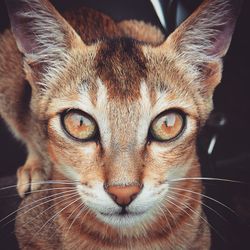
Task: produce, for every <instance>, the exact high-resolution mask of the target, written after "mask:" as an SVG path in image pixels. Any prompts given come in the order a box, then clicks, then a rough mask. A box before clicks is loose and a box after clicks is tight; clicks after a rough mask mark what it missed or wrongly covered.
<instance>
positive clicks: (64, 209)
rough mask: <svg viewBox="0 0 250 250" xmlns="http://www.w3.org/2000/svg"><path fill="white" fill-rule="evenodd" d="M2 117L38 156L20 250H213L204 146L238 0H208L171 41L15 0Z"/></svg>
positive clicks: (28, 181) (20, 222)
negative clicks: (200, 144) (200, 139)
mask: <svg viewBox="0 0 250 250" xmlns="http://www.w3.org/2000/svg"><path fill="white" fill-rule="evenodd" d="M6 4H7V8H8V12H9V17H10V22H11V31H10V30H6V31H5V32H4V33H3V34H2V35H1V37H0V95H1V96H0V114H1V116H2V117H3V118H4V120H5V121H6V123H7V124H8V125H9V127H10V129H11V130H12V131H13V134H14V135H15V136H16V137H17V138H19V139H20V140H22V141H23V142H24V143H25V144H26V146H27V151H28V158H27V161H26V163H25V165H24V166H23V167H21V168H19V169H18V172H17V176H18V184H17V188H18V192H19V194H20V196H22V197H24V195H25V192H27V191H28V190H29V188H30V189H31V194H30V195H28V196H27V197H25V198H24V199H23V201H22V203H21V205H20V209H19V212H18V213H17V217H16V236H17V239H18V243H19V246H20V248H21V249H209V248H210V245H211V239H210V228H209V224H208V222H207V220H206V215H205V214H204V212H203V210H202V206H201V199H202V183H201V180H200V178H199V177H200V176H201V173H200V164H199V159H198V156H197V149H196V139H197V136H198V134H199V131H200V130H201V129H202V127H203V126H204V124H205V122H206V120H207V118H208V116H209V113H210V112H211V110H212V108H213V102H212V98H213V92H214V89H215V87H216V86H217V85H218V84H219V82H220V80H221V75H222V58H223V57H224V55H225V54H226V52H227V50H228V47H229V45H230V41H231V37H232V34H233V30H234V26H235V23H236V19H237V16H238V13H239V9H240V1H236V0H235V1H229V0H227V1H225V0H223V1H222V0H205V1H204V2H203V3H202V4H201V5H200V6H199V7H198V9H197V10H196V11H195V12H194V13H193V14H192V15H191V16H190V17H189V18H188V19H187V20H185V21H184V22H183V23H182V24H181V25H180V26H179V27H178V28H177V29H176V30H175V31H174V32H173V33H172V34H170V36H169V37H168V38H166V39H165V38H164V36H163V34H162V33H161V32H160V31H159V30H158V29H157V28H156V27H154V26H152V25H149V24H145V23H142V22H138V21H133V20H128V21H123V22H120V23H116V22H115V21H113V20H112V19H111V18H109V17H107V16H105V15H104V14H102V13H99V12H97V11H93V10H90V9H86V8H79V9H73V10H70V11H67V12H64V13H62V14H59V13H58V12H57V11H56V9H55V8H54V7H53V6H52V4H51V3H50V2H48V1H47V0H9V1H6Z"/></svg>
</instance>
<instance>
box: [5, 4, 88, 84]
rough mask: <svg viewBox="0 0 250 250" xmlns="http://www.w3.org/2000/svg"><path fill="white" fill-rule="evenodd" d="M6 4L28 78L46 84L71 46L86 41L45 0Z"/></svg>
mask: <svg viewBox="0 0 250 250" xmlns="http://www.w3.org/2000/svg"><path fill="white" fill-rule="evenodd" d="M6 6H7V9H8V13H9V18H10V23H11V29H12V33H13V35H14V37H15V40H16V43H17V47H18V49H19V51H20V52H21V53H22V54H23V55H24V58H25V62H26V63H25V71H26V76H27V78H28V80H29V82H30V83H31V84H32V86H33V87H34V88H38V89H40V87H42V88H48V87H49V86H50V85H51V84H52V83H53V81H54V80H55V78H56V77H57V76H58V73H62V72H61V71H63V69H64V65H65V64H66V63H67V62H68V60H69V59H70V52H71V50H72V49H74V48H76V47H80V46H85V45H84V44H83V42H82V40H81V39H80V37H79V36H78V35H77V34H76V32H75V31H74V29H73V28H72V27H71V26H70V25H69V24H68V22H67V21H66V20H65V19H64V18H63V17H62V16H61V15H60V14H59V13H58V12H57V11H56V9H55V8H54V7H53V6H52V4H51V3H50V2H49V1H48V0H6ZM86 47H87V46H86Z"/></svg>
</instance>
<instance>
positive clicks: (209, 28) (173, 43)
mask: <svg viewBox="0 0 250 250" xmlns="http://www.w3.org/2000/svg"><path fill="white" fill-rule="evenodd" d="M241 3H242V1H241V0H205V1H204V2H203V3H202V4H201V5H200V6H199V7H198V8H197V9H196V11H195V12H194V13H193V14H192V15H191V16H190V17H189V18H187V19H186V20H185V21H184V22H183V23H182V24H181V25H180V26H179V27H178V28H177V29H176V30H175V31H174V32H173V33H172V34H171V35H170V36H169V37H168V38H167V40H166V41H165V42H164V43H163V44H162V45H161V51H164V49H169V48H171V50H172V51H174V54H175V55H176V58H177V60H178V59H179V60H180V61H181V62H182V65H187V67H189V69H188V71H189V72H192V74H193V75H194V76H196V77H197V79H198V80H200V81H202V82H204V83H205V84H204V88H205V89H207V90H209V89H213V88H214V87H215V86H216V85H217V84H218V83H219V82H220V80H221V71H222V57H223V56H225V54H226V53H227V51H228V48H229V45H230V42H231V38H232V34H233V31H234V27H235V24H236V20H237V17H238V14H239V11H240V7H241ZM190 68H191V69H192V70H190Z"/></svg>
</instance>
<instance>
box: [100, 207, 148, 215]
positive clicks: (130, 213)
mask: <svg viewBox="0 0 250 250" xmlns="http://www.w3.org/2000/svg"><path fill="white" fill-rule="evenodd" d="M100 214H101V215H103V216H119V217H126V216H140V215H143V214H144V213H143V212H140V213H139V212H129V211H127V210H126V209H123V208H122V209H121V211H120V212H115V213H103V212H100Z"/></svg>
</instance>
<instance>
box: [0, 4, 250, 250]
mask: <svg viewBox="0 0 250 250" xmlns="http://www.w3.org/2000/svg"><path fill="white" fill-rule="evenodd" d="M159 2H160V6H161V7H162V9H163V10H164V12H163V14H164V18H165V22H166V28H164V27H163V26H162V24H161V22H160V20H159V18H158V16H157V13H156V11H155V9H154V7H153V5H152V3H151V2H150V1H149V0H136V1H132V0H128V1H117V0H102V1H101V0H82V1H75V0H71V1H67V0H55V1H52V3H53V4H54V5H55V6H56V8H57V9H58V10H59V11H63V10H65V9H69V8H75V7H77V6H79V5H84V6H87V7H90V8H93V9H97V10H100V11H101V12H103V13H105V14H107V15H109V16H111V17H112V18H113V19H114V20H116V21H121V20H128V19H137V20H143V21H145V22H149V23H152V24H154V25H156V26H158V27H159V28H160V29H161V30H162V31H163V32H165V34H166V36H168V34H169V33H170V32H171V31H173V29H174V28H175V27H176V26H178V25H179V23H180V22H181V21H182V20H184V19H185V18H186V17H187V16H188V15H190V14H191V13H192V11H193V10H194V9H195V8H196V7H197V6H198V5H199V4H200V3H201V2H202V1H200V0H188V1H186V0H183V1H175V0H172V1H169V0H161V1H159ZM249 13H250V1H245V2H244V4H243V8H242V11H241V15H240V17H239V19H238V23H237V26H236V30H235V33H234V36H233V39H232V43H231V46H230V49H229V52H228V53H227V55H226V57H225V58H224V74H223V80H222V83H221V84H220V85H219V86H218V87H217V89H216V91H215V96H214V103H215V109H214V112H213V114H212V116H211V119H210V120H209V122H208V124H207V126H206V127H205V128H204V130H203V132H202V133H201V135H200V138H199V142H198V148H199V153H200V159H201V163H202V169H203V175H204V176H207V177H214V178H227V179H231V180H240V181H243V182H244V183H246V184H236V183H230V182H219V181H217V182H211V181H210V182H209V181H204V185H205V193H206V195H209V196H211V197H213V198H214V199H217V200H219V201H220V202H222V203H224V204H226V205H227V206H229V207H230V208H232V209H233V210H235V212H236V215H235V214H233V213H232V212H230V211H229V210H228V209H226V208H225V207H223V206H221V205H220V204H218V203H216V202H214V201H212V200H209V199H204V202H205V203H206V205H208V206H211V207H212V208H213V209H215V210H216V211H218V212H219V213H221V214H222V215H223V217H225V220H226V222H225V221H223V220H222V219H221V218H219V217H218V216H217V215H216V214H215V213H213V212H212V210H211V209H206V207H204V208H205V210H206V213H207V215H208V219H209V223H210V224H211V225H212V227H214V228H216V230H212V231H213V249H239V250H241V249H250V237H249V236H250V188H249V186H250V125H249V124H250V27H249V25H250V16H249ZM8 27H9V21H8V16H7V11H6V8H5V5H4V1H3V0H0V33H2V32H3V31H4V30H5V29H7V28H8ZM215 139H216V140H215ZM211 141H212V143H213V142H214V141H216V143H215V146H214V148H212V147H211V146H212V145H211ZM212 149H213V150H212ZM211 150H212V152H211ZM208 151H210V154H208ZM25 159H26V152H25V147H24V145H22V144H21V143H20V142H18V141H16V140H15V139H14V138H13V137H12V135H11V133H10V132H9V131H8V129H7V127H6V125H5V124H4V122H3V121H2V120H1V118H0V187H1V186H2V187H3V186H7V185H11V184H13V185H14V184H15V173H16V169H17V167H19V166H21V165H22V164H23V163H24V162H25ZM10 195H16V192H15V189H10V190H8V191H7V190H2V191H0V220H1V218H3V217H4V216H6V215H7V214H9V213H11V212H12V211H14V210H15V209H16V207H17V204H18V202H19V199H18V198H17V196H10ZM11 218H14V217H10V218H9V219H8V220H7V222H8V221H10V220H11ZM5 222H6V221H5ZM5 222H4V223H3V222H0V248H1V246H6V247H4V248H3V249H10V250H12V249H16V248H17V245H16V243H15V238H14V235H13V225H14V224H13V222H12V223H9V224H8V225H7V226H6V225H5V226H3V225H4V224H5ZM2 224H3V225H2ZM216 231H218V232H216ZM219 235H220V236H219ZM222 238H224V239H222Z"/></svg>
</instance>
